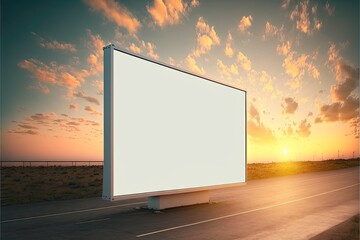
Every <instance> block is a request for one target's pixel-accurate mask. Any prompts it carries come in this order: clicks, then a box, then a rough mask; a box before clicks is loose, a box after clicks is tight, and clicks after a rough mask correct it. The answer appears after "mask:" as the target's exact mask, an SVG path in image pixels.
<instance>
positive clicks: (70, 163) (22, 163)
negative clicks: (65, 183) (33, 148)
mask: <svg viewBox="0 0 360 240" xmlns="http://www.w3.org/2000/svg"><path fill="white" fill-rule="evenodd" d="M103 164H104V162H103V161H0V167H18V166H20V167H21V166H22V167H35V166H47V167H48V166H72V167H74V166H98V165H100V166H102V165H103Z"/></svg>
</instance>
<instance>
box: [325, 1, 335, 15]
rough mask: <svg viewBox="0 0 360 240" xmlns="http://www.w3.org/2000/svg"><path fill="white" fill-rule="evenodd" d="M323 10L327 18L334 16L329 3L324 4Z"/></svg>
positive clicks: (333, 10) (333, 9)
mask: <svg viewBox="0 0 360 240" xmlns="http://www.w3.org/2000/svg"><path fill="white" fill-rule="evenodd" d="M324 9H325V11H326V12H327V14H328V15H329V16H332V15H334V12H335V7H334V6H331V5H330V3H329V2H326V4H325V7H324Z"/></svg>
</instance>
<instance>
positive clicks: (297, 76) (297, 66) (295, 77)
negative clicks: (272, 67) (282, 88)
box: [282, 51, 320, 90]
mask: <svg viewBox="0 0 360 240" xmlns="http://www.w3.org/2000/svg"><path fill="white" fill-rule="evenodd" d="M283 53H284V52H283ZM295 54H296V52H295V51H290V52H289V53H288V54H287V55H286V56H285V59H284V62H283V64H282V66H283V68H284V69H285V72H286V74H288V75H289V76H291V77H292V79H290V81H289V82H288V84H289V85H290V88H291V89H295V90H297V89H300V88H301V86H302V79H303V77H304V75H305V73H306V72H307V73H308V74H309V75H310V76H312V77H313V78H314V79H319V77H320V72H319V70H318V69H317V68H316V66H315V65H314V64H313V63H312V62H310V61H309V59H310V58H309V55H306V54H301V55H300V56H299V57H296V56H295Z"/></svg>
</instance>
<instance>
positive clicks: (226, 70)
mask: <svg viewBox="0 0 360 240" xmlns="http://www.w3.org/2000/svg"><path fill="white" fill-rule="evenodd" d="M216 65H217V67H218V69H219V71H220V74H221V76H223V77H226V78H227V79H231V78H232V76H233V75H238V74H239V71H238V67H237V66H236V64H231V65H230V66H229V67H228V66H226V65H225V64H224V63H223V62H222V61H221V60H219V59H218V60H217V62H216Z"/></svg>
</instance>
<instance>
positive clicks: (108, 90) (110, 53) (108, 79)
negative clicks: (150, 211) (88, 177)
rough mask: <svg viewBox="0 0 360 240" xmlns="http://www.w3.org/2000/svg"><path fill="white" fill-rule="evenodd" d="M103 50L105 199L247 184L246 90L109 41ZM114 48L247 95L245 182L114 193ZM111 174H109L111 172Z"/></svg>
mask: <svg viewBox="0 0 360 240" xmlns="http://www.w3.org/2000/svg"><path fill="white" fill-rule="evenodd" d="M103 51H104V165H103V168H104V169H103V173H104V174H103V194H102V198H103V199H104V200H110V201H116V200H125V199H133V198H144V197H153V196H163V195H172V194H181V193H189V192H198V191H206V190H213V189H219V188H228V187H236V186H241V185H244V184H246V181H247V169H246V166H247V92H246V91H245V90H243V89H239V88H236V87H233V86H230V85H227V84H224V83H220V82H217V81H215V80H212V79H210V78H208V77H205V76H201V75H198V74H195V73H193V72H189V71H186V70H184V69H180V68H177V67H175V66H172V65H169V64H166V63H163V62H160V61H154V60H153V59H149V58H146V57H144V56H141V55H137V54H134V53H132V52H129V51H126V50H124V49H121V48H118V47H116V46H115V45H114V44H110V45H108V46H106V47H104V48H103ZM114 51H119V52H121V53H124V54H127V55H130V56H133V57H136V58H139V59H142V60H144V61H148V62H151V63H155V64H157V65H160V66H163V67H166V68H169V69H172V70H175V71H179V72H182V73H185V74H188V75H191V76H195V77H197V78H200V79H202V80H205V81H210V82H212V83H214V84H219V85H222V86H225V87H229V88H232V89H235V90H238V91H242V92H244V98H245V104H244V105H245V106H244V112H245V113H244V117H245V120H244V125H245V126H244V127H245V129H244V132H245V142H244V144H245V148H244V149H245V154H244V156H245V163H244V164H245V165H244V167H245V169H244V172H245V181H244V182H238V183H229V184H220V185H212V186H204V187H193V188H183V189H174V190H164V191H152V192H145V193H135V194H127V195H120V196H114V181H113V180H114V167H113V166H114V156H113V153H114V146H113V139H114V136H113V129H114V122H113V117H114V116H113V106H114V102H113V99H114V88H113V82H114ZM109 173H110V174H109Z"/></svg>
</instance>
